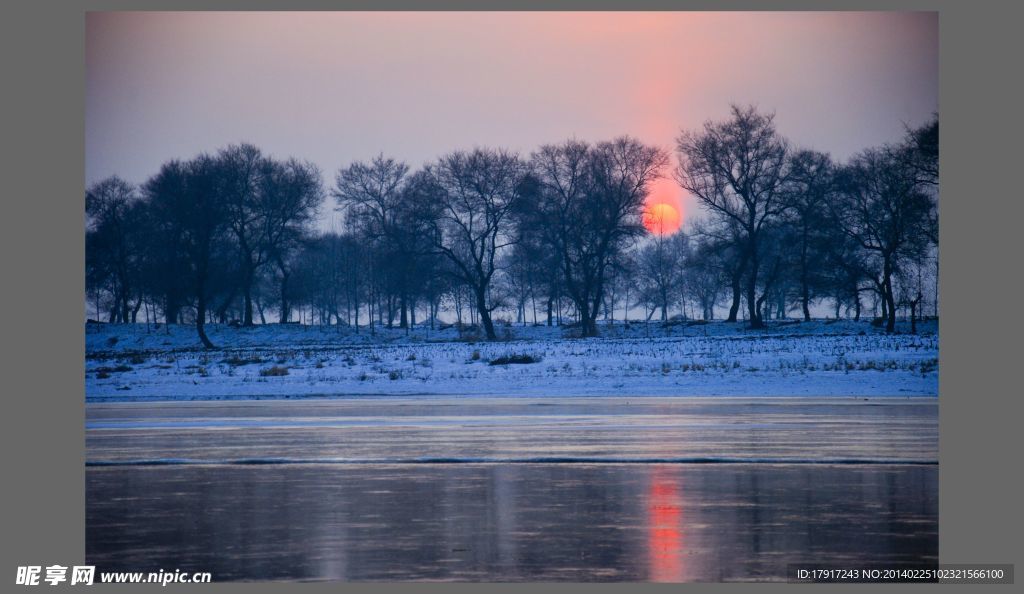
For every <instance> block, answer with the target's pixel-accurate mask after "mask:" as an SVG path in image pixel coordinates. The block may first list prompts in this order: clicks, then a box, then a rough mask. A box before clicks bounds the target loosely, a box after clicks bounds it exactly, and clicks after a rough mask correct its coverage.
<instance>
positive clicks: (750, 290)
mask: <svg viewBox="0 0 1024 594" xmlns="http://www.w3.org/2000/svg"><path fill="white" fill-rule="evenodd" d="M747 315H749V316H750V327H751V328H752V329H758V328H763V327H764V323H763V322H762V321H761V311H760V304H759V303H758V300H757V272H756V268H755V267H751V270H750V276H749V277H748V278H747Z"/></svg>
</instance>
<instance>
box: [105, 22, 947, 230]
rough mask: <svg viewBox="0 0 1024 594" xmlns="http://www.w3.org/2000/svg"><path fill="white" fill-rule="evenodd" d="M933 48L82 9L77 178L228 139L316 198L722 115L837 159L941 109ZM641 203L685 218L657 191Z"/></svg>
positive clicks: (912, 36) (884, 33)
mask: <svg viewBox="0 0 1024 594" xmlns="http://www.w3.org/2000/svg"><path fill="white" fill-rule="evenodd" d="M938 55H939V49H938V15H937V13H933V12H932V13H894V12H888V13H881V12H878V13H838V12H820V13H799V12H761V13H753V12H732V13H729V12H644V13H641V12H618V13H585V12H577V13H572V12H561V13H559V12H514V13H508V12H505V13H502V12H477V13H460V12H377V13H374V12H333V13H330V12H328V13H325V12H292V13H288V12H284V13H259V12H250V13H241V12H238V13H231V12H220V13H218V12H178V13H160V12H120V13H117V12H107V13H95V12H94V13H88V14H87V17H86V52H85V56H86V58H85V59H86V104H85V111H86V118H85V120H86V126H85V128H86V129H85V154H86V162H85V176H86V179H85V182H86V184H91V183H94V182H96V181H98V180H101V179H103V178H105V177H107V176H110V175H119V176H121V177H122V178H124V179H126V180H128V181H130V182H133V183H142V182H144V181H145V180H146V178H148V177H149V176H150V175H152V174H154V173H156V171H157V170H158V168H159V167H160V165H161V163H163V162H165V161H167V160H169V159H173V158H190V157H192V156H195V155H196V154H198V153H200V152H203V151H215V150H217V149H219V148H222V147H224V146H226V145H228V144H232V143H238V142H252V143H254V144H256V145H257V146H259V147H261V148H262V149H263V150H264V151H265V152H267V153H269V154H271V155H273V156H276V157H282V158H283V157H290V156H294V157H298V158H301V159H308V160H310V161H312V162H313V163H315V164H316V165H318V166H319V167H320V169H321V172H322V174H323V176H324V182H325V185H326V186H327V187H330V186H331V185H332V184H333V181H334V176H335V173H336V172H337V170H338V169H339V168H340V167H343V166H346V165H348V164H349V163H351V162H352V161H354V160H367V159H370V158H372V157H373V156H375V155H377V154H379V153H384V154H385V155H388V156H394V157H396V158H399V159H402V160H405V161H407V162H408V163H409V164H410V165H411V166H413V167H418V166H420V165H422V164H424V163H427V162H429V161H432V160H433V159H435V158H437V157H439V156H441V155H443V154H445V153H447V152H449V151H452V150H455V149H468V148H472V147H474V146H494V147H503V148H507V149H512V150H517V151H520V152H521V153H522V154H523V155H524V156H526V155H528V154H529V152H530V151H532V150H535V149H536V148H537V147H539V146H541V145H542V144H547V143H557V142H560V141H563V140H565V139H567V138H572V137H574V138H577V139H581V140H587V141H600V140H606V139H611V138H613V137H615V136H619V135H622V134H629V135H632V136H635V137H637V138H639V139H640V140H642V141H644V142H646V143H649V144H653V145H656V146H660V147H662V148H664V149H665V150H668V151H674V148H675V138H676V137H677V136H678V135H679V132H680V130H683V129H687V130H692V129H698V128H700V127H701V126H702V125H703V123H704V122H705V121H707V120H709V119H710V120H721V119H724V118H725V117H727V115H728V112H729V106H730V104H731V103H736V104H741V105H747V104H753V105H756V106H757V107H758V108H759V109H762V110H764V111H767V112H774V113H775V114H776V120H775V121H776V124H777V127H778V129H779V131H780V132H781V133H782V134H783V135H785V136H786V137H787V138H789V139H790V141H791V142H792V143H793V144H794V145H795V146H797V147H801V148H813V149H816V150H821V151H825V152H828V153H831V154H832V156H833V157H834V158H836V159H839V160H844V159H846V158H848V157H850V156H851V155H853V154H854V153H856V152H857V151H858V150H861V149H863V148H867V147H869V146H874V145H878V144H881V143H885V142H891V141H897V140H899V138H900V137H901V136H902V135H903V131H904V126H905V125H910V126H916V125H919V124H921V123H924V122H925V121H926V120H928V119H929V118H930V117H931V116H932V114H934V113H938V110H939V105H938ZM674 163H675V159H674V157H673V164H674ZM666 173H668V172H666ZM653 194H654V196H653V200H654V201H657V202H665V203H669V204H673V205H674V206H675V207H677V208H679V209H680V210H681V211H682V213H683V218H684V219H686V218H688V217H690V216H692V215H693V214H694V213H695V212H696V210H697V207H696V206H695V203H694V201H693V199H692V198H691V197H689V196H686V195H685V194H684V192H683V191H682V190H681V189H679V188H678V187H677V186H676V185H674V182H671V181H670V180H669V179H666V180H664V181H663V182H660V183H659V184H657V186H656V187H655V189H654V192H653ZM334 216H335V215H333V214H332V211H331V209H330V208H327V209H325V214H324V227H325V228H329V227H330V226H331V225H332V224H333V217H334Z"/></svg>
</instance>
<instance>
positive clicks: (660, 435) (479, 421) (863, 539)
mask: <svg viewBox="0 0 1024 594" xmlns="http://www.w3.org/2000/svg"><path fill="white" fill-rule="evenodd" d="M86 446H87V447H86V458H87V464H88V468H87V473H86V476H87V485H86V488H87V493H86V495H87V510H86V511H87V517H86V520H87V530H86V532H87V533H86V552H87V559H88V562H89V563H90V564H95V565H97V566H98V571H103V570H117V569H121V570H135V571H147V570H153V571H158V570H159V569H164V570H169V571H173V570H174V569H181V570H189V571H210V572H212V573H213V579H214V580H215V581H218V580H268V579H301V580H423V579H426V580H474V581H518V580H530V581H551V580H571V581H589V580H639V581H720V580H785V579H786V578H787V577H788V573H787V568H788V566H789V565H790V564H797V563H799V564H806V565H814V564H828V565H835V564H839V563H847V562H853V563H857V564H858V565H866V564H872V565H885V566H914V567H927V566H932V565H934V564H935V563H936V562H937V555H938V465H937V461H938V403H937V400H936V399H934V398H921V399H913V398H910V399H902V398H900V399H895V398H882V399H870V400H865V399H859V398H858V399H852V398H851V399H837V398H829V399H827V400H814V399H808V398H794V399H786V398H760V399H740V398H714V399H700V398H685V399H678V398H677V399H671V398H642V399H629V398H593V399H584V398H573V399H543V398H536V399H532V398H531V399H526V398H511V399H510V398H500V399H488V398H468V399H467V398H452V399H445V398H430V399H415V398H377V399H368V398H363V399H348V400H344V399H342V400H307V401H287V400H285V401H281V400H276V401H248V402H175V403H159V402H152V403H131V404H88V405H87V408H86Z"/></svg>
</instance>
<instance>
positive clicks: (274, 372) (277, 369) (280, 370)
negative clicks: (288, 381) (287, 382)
mask: <svg viewBox="0 0 1024 594" xmlns="http://www.w3.org/2000/svg"><path fill="white" fill-rule="evenodd" d="M282 375H288V368H287V367H282V366H280V365H274V366H273V367H266V368H263V369H261V370H260V376H261V377H279V376H282Z"/></svg>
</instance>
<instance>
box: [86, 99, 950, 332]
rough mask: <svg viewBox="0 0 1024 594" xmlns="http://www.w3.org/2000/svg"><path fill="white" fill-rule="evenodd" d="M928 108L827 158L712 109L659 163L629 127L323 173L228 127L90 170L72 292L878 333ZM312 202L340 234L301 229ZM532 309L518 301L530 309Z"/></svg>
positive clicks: (919, 214)
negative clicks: (191, 142) (133, 178)
mask: <svg viewBox="0 0 1024 594" xmlns="http://www.w3.org/2000/svg"><path fill="white" fill-rule="evenodd" d="M664 177H672V178H674V179H675V181H676V182H678V184H679V185H680V186H681V187H682V188H683V189H684V190H685V191H687V192H688V193H689V194H691V195H692V196H694V197H695V198H696V200H697V202H698V204H699V205H700V206H701V208H702V211H703V215H704V216H702V217H699V218H698V217H694V218H693V219H692V220H691V221H689V222H688V225H687V226H686V228H685V229H683V230H680V231H678V232H676V233H672V234H652V233H650V231H649V230H648V229H646V228H645V227H644V225H643V216H644V213H645V204H646V201H647V199H648V195H649V193H650V190H651V187H652V184H653V183H654V182H655V181H656V180H658V179H661V178H664ZM937 196H938V121H937V119H933V120H932V121H931V122H929V123H927V124H925V125H924V126H922V127H921V128H918V129H912V130H907V131H906V133H905V135H904V138H903V139H902V141H901V142H899V143H895V144H890V145H884V146H881V147H874V148H869V149H866V150H864V151H862V152H860V153H858V154H857V155H856V156H854V157H853V158H851V159H850V160H849V161H848V162H846V163H836V162H834V161H833V160H832V159H831V157H830V156H829V155H827V154H825V153H820V152H816V151H812V150H806V149H797V148H793V147H792V146H791V145H790V143H789V142H788V141H787V140H786V139H785V138H784V137H783V136H782V135H781V134H780V133H779V132H778V131H777V130H776V127H775V123H774V116H773V115H772V114H765V113H761V112H759V111H758V110H757V109H755V108H753V107H739V106H734V107H733V108H732V112H731V115H730V117H729V118H728V119H726V120H723V121H710V122H707V123H706V124H705V125H704V127H703V128H702V129H699V130H691V131H684V132H682V133H681V134H680V135H679V137H678V139H677V143H676V163H675V165H674V166H672V165H671V163H670V155H669V153H668V152H667V151H665V150H663V149H660V148H658V147H654V146H649V145H646V144H644V143H642V142H640V141H639V140H637V139H635V138H631V137H628V136H623V137H619V138H616V139H613V140H609V141H603V142H596V143H589V142H584V141H580V140H575V139H573V140H567V141H565V142H562V143H560V144H552V145H545V146H542V147H540V148H539V149H537V150H536V151H533V152H532V153H531V154H529V155H525V156H524V155H520V154H517V153H514V152H511V151H506V150H502V149H494V148H475V149H472V150H459V151H453V152H451V153H449V154H446V155H444V156H442V157H440V158H438V159H436V160H435V161H433V162H431V163H428V164H427V165H425V166H423V167H421V168H419V169H417V170H413V169H412V168H411V167H410V166H409V165H408V164H407V163H404V162H401V161H399V160H396V159H394V158H389V157H385V156H384V155H379V156H377V157H375V158H373V159H370V160H368V161H365V162H364V161H356V162H353V163H350V164H348V165H346V166H343V167H341V168H340V169H339V170H338V171H337V173H336V175H335V177H334V183H333V184H332V185H331V186H329V187H325V186H324V183H323V180H322V176H321V172H320V171H319V170H318V168H317V167H316V166H315V165H313V164H311V163H309V162H306V161H301V160H298V159H294V158H289V159H283V160H282V159H277V158H274V157H271V156H268V155H266V154H264V153H263V152H262V151H261V150H260V149H259V148H257V147H255V146H252V145H249V144H240V145H232V146H229V147H227V148H224V149H222V150H220V151H217V152H216V153H212V154H206V153H204V154H201V155H198V156H196V157H193V158H192V159H189V160H173V161H170V162H167V163H165V164H163V165H162V166H161V167H160V170H159V171H158V172H157V173H156V174H154V175H153V176H152V177H150V178H149V179H148V180H146V181H145V183H143V184H142V185H141V186H138V187H136V186H133V185H132V184H129V183H128V182H126V181H124V180H122V179H120V178H118V177H116V176H115V177H111V178H108V179H105V180H103V181H100V182H98V183H95V184H93V185H92V186H90V187H89V188H88V189H87V191H86V195H85V207H86V215H87V217H86V220H87V222H86V285H87V287H86V288H87V300H88V301H89V302H90V303H91V306H92V309H93V311H94V312H95V315H96V316H97V317H99V316H101V315H103V316H105V317H106V320H107V321H109V322H114V323H117V322H120V323H128V322H137V321H139V319H140V315H141V316H142V319H143V320H147V321H150V320H151V321H157V320H162V321H163V322H164V323H167V324H171V323H194V324H195V326H196V329H197V332H198V335H199V338H200V340H201V341H202V342H203V344H204V345H206V346H207V347H213V343H212V342H211V341H210V339H209V338H208V336H207V335H206V332H205V329H204V326H205V324H207V323H210V322H219V323H228V322H232V323H237V324H240V325H245V326H249V325H253V324H255V323H256V321H257V319H258V320H259V322H260V323H267V321H268V317H267V316H268V315H270V316H271V319H276V321H279V322H281V323H288V322H290V321H291V320H292V319H293V315H295V314H296V313H298V315H299V316H301V318H302V319H304V320H308V321H311V322H316V323H320V324H336V325H345V326H349V327H352V328H354V329H355V330H356V331H360V329H361V328H366V329H367V330H368V331H370V332H373V331H375V329H376V328H378V327H388V328H392V327H395V326H397V327H400V328H406V329H408V328H410V327H412V326H414V325H416V324H417V323H418V322H417V314H420V316H421V318H420V322H425V323H429V324H430V325H431V326H433V325H434V324H435V323H437V321H438V319H439V314H440V313H441V312H442V311H447V312H449V313H451V314H453V316H454V318H455V321H456V323H458V324H460V327H462V325H464V324H467V323H468V324H472V325H478V326H479V327H480V328H481V329H482V331H483V333H484V335H485V336H486V337H487V338H488V339H491V340H494V339H497V338H498V333H497V330H496V328H495V326H496V317H497V316H499V315H509V316H514V317H515V319H516V321H517V322H521V323H524V324H525V323H527V322H528V320H529V318H530V315H529V314H530V312H531V311H532V321H533V323H535V324H539V323H542V322H541V319H543V323H546V324H549V325H551V324H574V325H576V326H577V327H578V329H579V333H580V335H582V336H594V335H596V334H597V333H598V321H599V320H600V319H602V318H603V319H612V320H614V319H615V316H616V313H617V312H618V311H621V312H622V316H623V317H626V316H627V315H628V313H629V312H630V311H631V309H633V308H636V307H642V308H643V310H644V311H645V313H646V316H647V319H651V318H652V317H653V316H654V315H655V314H656V313H658V312H659V311H660V314H661V316H660V317H661V319H662V320H664V321H667V320H668V319H669V318H670V313H669V312H670V310H675V309H676V308H678V311H679V315H682V316H684V317H693V318H697V317H702V318H704V319H712V318H714V316H715V310H716V308H717V307H724V306H725V305H726V304H727V305H728V317H727V320H728V321H730V322H738V321H739V320H740V310H741V307H743V306H744V305H745V308H744V312H743V318H745V320H744V321H745V322H746V323H747V324H749V326H750V327H752V328H759V327H763V325H764V323H765V321H766V320H768V319H771V318H773V317H776V318H784V317H786V316H787V315H789V314H790V313H791V312H799V313H800V314H801V315H802V316H803V317H804V319H810V318H811V308H812V306H813V305H814V304H817V303H824V302H830V303H834V307H835V314H836V316H837V317H838V316H839V315H840V310H841V309H844V308H845V311H846V312H847V315H852V316H853V317H856V318H860V316H861V310H862V308H863V307H864V306H865V304H864V302H865V299H866V300H868V301H869V303H870V305H871V307H872V309H873V311H874V312H875V313H876V314H877V313H879V312H880V315H879V318H880V320H881V321H882V322H883V323H884V324H885V326H886V329H887V330H888V331H890V332H892V331H895V322H896V315H897V309H898V308H901V307H902V308H907V307H909V308H910V312H911V318H912V319H915V320H916V318H917V316H919V315H920V313H921V305H922V303H923V296H924V294H925V293H927V292H928V290H927V286H926V284H927V282H928V279H930V278H932V275H933V274H934V272H933V271H934V268H933V267H930V266H931V264H930V263H931V262H934V258H935V254H936V253H937V246H938V231H937V229H938V214H937ZM327 206H334V208H336V209H337V210H338V212H339V213H340V214H341V217H342V224H341V230H340V231H331V232H323V231H318V230H317V221H318V217H319V216H320V214H321V212H322V211H323V210H324V208H325V207H327ZM538 310H539V312H540V313H538Z"/></svg>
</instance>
